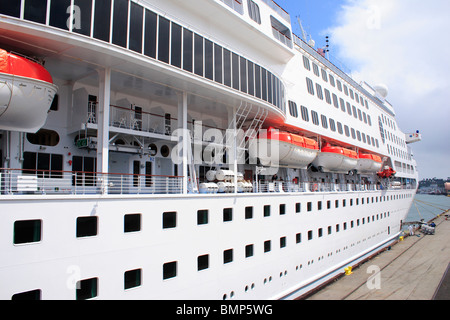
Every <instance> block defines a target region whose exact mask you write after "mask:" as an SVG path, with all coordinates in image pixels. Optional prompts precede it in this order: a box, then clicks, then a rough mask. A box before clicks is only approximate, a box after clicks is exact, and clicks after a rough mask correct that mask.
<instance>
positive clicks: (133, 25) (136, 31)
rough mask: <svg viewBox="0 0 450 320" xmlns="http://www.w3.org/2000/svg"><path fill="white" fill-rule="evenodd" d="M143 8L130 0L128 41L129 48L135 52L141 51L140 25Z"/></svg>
mask: <svg viewBox="0 0 450 320" xmlns="http://www.w3.org/2000/svg"><path fill="white" fill-rule="evenodd" d="M143 12H144V9H143V8H142V7H141V6H140V5H138V4H136V3H134V2H131V6H130V30H129V33H130V36H129V38H130V41H129V45H128V47H129V49H130V50H133V51H135V52H138V53H141V52H142V26H143V23H144V21H143V20H144V18H143Z"/></svg>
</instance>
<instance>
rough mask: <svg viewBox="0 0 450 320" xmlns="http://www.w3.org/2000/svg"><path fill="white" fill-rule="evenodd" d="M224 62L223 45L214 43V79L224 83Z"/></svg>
mask: <svg viewBox="0 0 450 320" xmlns="http://www.w3.org/2000/svg"><path fill="white" fill-rule="evenodd" d="M222 62H223V54H222V47H221V46H219V45H217V44H215V45H214V80H215V81H216V82H218V83H223V79H222V74H223V72H222Z"/></svg>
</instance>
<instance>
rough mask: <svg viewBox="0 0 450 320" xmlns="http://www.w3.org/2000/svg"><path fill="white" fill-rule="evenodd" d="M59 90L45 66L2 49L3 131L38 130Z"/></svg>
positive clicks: (0, 112) (0, 117) (0, 95)
mask: <svg viewBox="0 0 450 320" xmlns="http://www.w3.org/2000/svg"><path fill="white" fill-rule="evenodd" d="M56 91H57V87H56V86H55V85H54V84H53V79H52V77H51V75H50V74H49V72H48V71H47V70H46V69H45V68H44V67H43V66H42V65H40V64H39V63H37V62H34V61H31V60H29V59H27V58H24V57H21V56H18V55H15V54H12V53H8V52H6V51H5V50H3V49H0V130H9V131H22V132H36V131H38V130H39V129H40V128H41V127H42V126H43V125H44V124H45V121H46V120H47V114H48V110H49V109H50V106H51V103H52V102H53V98H54V97H55V94H56Z"/></svg>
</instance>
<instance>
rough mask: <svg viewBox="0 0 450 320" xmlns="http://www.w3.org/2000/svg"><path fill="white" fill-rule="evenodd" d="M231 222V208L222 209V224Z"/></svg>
mask: <svg viewBox="0 0 450 320" xmlns="http://www.w3.org/2000/svg"><path fill="white" fill-rule="evenodd" d="M230 221H233V208H225V209H223V222H230Z"/></svg>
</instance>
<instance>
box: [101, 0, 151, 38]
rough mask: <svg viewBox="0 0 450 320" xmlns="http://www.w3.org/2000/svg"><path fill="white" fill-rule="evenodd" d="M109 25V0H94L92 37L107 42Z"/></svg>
mask: <svg viewBox="0 0 450 320" xmlns="http://www.w3.org/2000/svg"><path fill="white" fill-rule="evenodd" d="M110 25H111V0H95V11H94V38H96V39H99V40H103V41H106V42H109V36H110ZM155 30H156V29H155Z"/></svg>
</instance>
